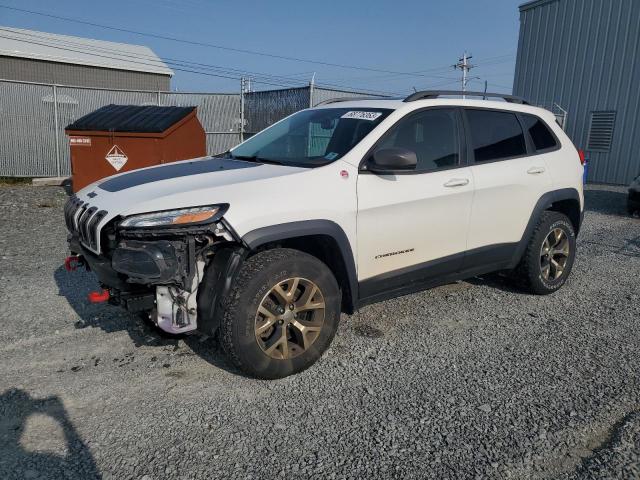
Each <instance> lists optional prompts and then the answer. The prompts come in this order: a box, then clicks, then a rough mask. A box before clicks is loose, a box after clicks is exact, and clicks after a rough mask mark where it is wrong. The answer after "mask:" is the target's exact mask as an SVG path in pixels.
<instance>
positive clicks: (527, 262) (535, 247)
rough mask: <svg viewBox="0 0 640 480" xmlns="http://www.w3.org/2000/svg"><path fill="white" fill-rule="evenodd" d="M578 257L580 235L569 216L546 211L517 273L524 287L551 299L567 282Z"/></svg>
mask: <svg viewBox="0 0 640 480" xmlns="http://www.w3.org/2000/svg"><path fill="white" fill-rule="evenodd" d="M575 255H576V234H575V231H574V229H573V225H572V224H571V221H570V220H569V218H567V216H566V215H564V214H562V213H559V212H553V211H546V212H544V213H543V214H542V217H541V218H540V221H539V222H538V225H537V226H536V228H535V230H534V232H533V235H532V236H531V239H530V240H529V244H528V245H527V249H526V250H525V252H524V255H523V256H522V260H521V261H520V264H519V265H518V267H517V268H516V270H515V276H516V279H517V280H518V281H519V282H520V283H521V284H522V286H523V287H524V288H525V289H526V290H528V291H530V292H531V293H535V294H537V295H548V294H550V293H553V292H555V291H556V290H558V289H559V288H560V287H562V285H564V283H565V282H566V281H567V278H568V277H569V274H570V273H571V268H572V267H573V262H574V259H575Z"/></svg>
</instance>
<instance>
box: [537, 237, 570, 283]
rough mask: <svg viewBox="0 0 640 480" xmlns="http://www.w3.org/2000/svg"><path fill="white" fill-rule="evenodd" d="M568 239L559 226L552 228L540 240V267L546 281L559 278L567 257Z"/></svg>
mask: <svg viewBox="0 0 640 480" xmlns="http://www.w3.org/2000/svg"><path fill="white" fill-rule="evenodd" d="M569 248H570V245H569V239H568V238H567V234H566V233H565V232H564V231H563V230H562V229H561V228H554V229H553V230H551V232H550V233H549V235H547V237H546V238H545V240H544V242H542V248H541V250H540V269H541V271H542V277H543V278H544V279H545V280H547V281H551V282H552V281H554V280H557V279H559V278H560V277H561V276H562V273H563V272H564V269H565V267H566V265H567V260H568V259H569Z"/></svg>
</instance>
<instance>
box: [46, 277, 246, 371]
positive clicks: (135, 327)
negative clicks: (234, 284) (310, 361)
mask: <svg viewBox="0 0 640 480" xmlns="http://www.w3.org/2000/svg"><path fill="white" fill-rule="evenodd" d="M53 278H54V280H55V282H56V284H57V285H58V294H59V295H60V296H62V297H64V298H65V299H66V300H67V302H68V303H69V305H70V306H71V308H73V310H74V311H75V312H76V314H77V315H78V317H80V318H79V320H77V321H76V322H75V323H74V327H75V328H77V329H83V328H88V327H93V328H100V329H102V330H103V331H105V332H107V333H113V332H119V331H126V332H127V334H128V335H129V337H130V338H131V340H132V341H133V343H134V345H135V347H136V348H139V347H158V348H161V349H165V350H166V349H167V348H170V349H172V350H173V351H175V352H177V351H178V350H179V349H180V342H181V341H182V342H183V343H184V344H185V345H187V346H188V347H189V348H190V349H191V350H192V351H193V353H194V354H196V355H198V356H199V357H200V358H202V359H203V360H205V361H206V362H208V363H210V364H212V365H214V366H216V367H218V368H221V369H223V370H226V371H228V372H230V373H233V374H235V375H243V374H242V373H241V372H240V371H239V370H237V369H236V368H235V367H234V366H233V365H231V364H230V363H229V362H228V361H227V360H226V358H225V356H224V355H223V353H222V352H221V351H220V347H219V344H218V341H217V339H215V338H207V337H203V336H201V335H186V334H182V335H171V334H169V333H166V332H164V331H163V330H160V329H159V328H157V327H156V326H155V325H153V323H151V321H150V320H149V319H145V318H143V316H142V315H134V314H131V313H129V312H127V311H125V310H124V309H121V308H119V307H116V306H113V305H109V304H104V303H102V304H91V303H89V301H88V300H87V296H88V295H89V292H91V291H93V290H97V289H99V285H98V283H97V282H96V280H95V277H94V276H93V274H91V273H90V272H87V271H84V270H81V269H80V270H77V271H75V272H68V271H66V270H65V268H64V267H62V266H61V267H58V268H57V269H56V270H55V271H54V273H53Z"/></svg>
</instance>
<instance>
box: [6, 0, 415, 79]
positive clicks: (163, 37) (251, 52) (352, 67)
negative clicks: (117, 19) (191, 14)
mask: <svg viewBox="0 0 640 480" xmlns="http://www.w3.org/2000/svg"><path fill="white" fill-rule="evenodd" d="M0 8H4V9H7V10H13V11H16V12H22V13H27V14H30V15H39V16H42V17H47V18H54V19H56V20H62V21H65V22H73V23H79V24H82V25H89V26H91V27H97V28H104V29H108V30H114V31H118V32H124V33H130V34H133V35H139V36H144V37H150V38H157V39H160V40H168V41H172V42H179V43H184V44H188V45H197V46H201V47H209V48H217V49H220V50H227V51H230V52H236V53H245V54H248V55H259V56H264V57H269V58H277V59H280V60H287V61H293V62H304V63H312V64H316V65H324V66H328V67H337V68H345V69H350V70H363V71H369V72H377V73H390V74H395V75H406V76H418V77H423V76H425V75H422V74H416V73H411V72H397V71H393V70H384V69H379V68H371V67H362V66H355V65H345V64H341V63H331V62H323V61H319V60H311V59H307V58H299V57H290V56H286V55H278V54H274V53H267V52H258V51H255V50H248V49H242V48H234V47H227V46H224V45H217V44H213V43H206V42H199V41H196V40H188V39H184V38H177V37H170V36H167V35H160V34H157V33H150V32H139V31H136V30H129V29H126V28H120V27H114V26H111V25H103V24H99V23H94V22H88V21H86V20H79V19H75V18H70V17H63V16H60V15H53V14H50V13H44V12H38V11H35V10H27V9H24V8H17V7H11V6H9V5H2V4H0Z"/></svg>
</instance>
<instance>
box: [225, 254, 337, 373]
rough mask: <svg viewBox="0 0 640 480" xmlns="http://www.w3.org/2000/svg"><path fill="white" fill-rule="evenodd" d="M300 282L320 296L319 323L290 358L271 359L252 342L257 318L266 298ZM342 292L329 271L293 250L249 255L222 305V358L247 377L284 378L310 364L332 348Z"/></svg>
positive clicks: (256, 342) (309, 256)
mask: <svg viewBox="0 0 640 480" xmlns="http://www.w3.org/2000/svg"><path fill="white" fill-rule="evenodd" d="M294 277H297V278H304V279H308V280H310V281H311V282H313V283H314V284H315V285H317V287H318V288H319V289H320V291H321V294H322V296H323V298H324V303H325V308H324V323H323V325H322V329H321V330H320V333H319V334H318V336H317V337H316V339H315V340H314V341H313V343H312V344H311V345H310V346H309V347H308V348H307V349H306V350H304V351H303V352H302V353H300V354H298V355H297V356H295V357H293V358H287V359H282V358H280V359H278V358H272V357H270V356H269V355H267V353H266V352H265V351H264V350H263V348H262V347H261V346H260V345H259V343H258V340H257V338H256V315H257V312H258V307H259V306H260V305H261V303H262V301H263V298H264V297H265V295H266V294H267V293H268V292H269V291H270V290H271V289H272V288H273V287H274V286H275V285H278V284H279V283H280V282H282V281H284V280H286V279H288V278H294ZM340 304H341V293H340V288H339V287H338V284H337V282H336V279H335V277H334V276H333V274H332V272H331V270H329V268H328V267H327V266H326V265H325V264H324V263H323V262H321V261H320V260H319V259H317V258H316V257H313V256H311V255H308V254H306V253H303V252H300V251H298V250H292V249H286V248H278V249H273V250H266V251H263V252H259V253H257V254H255V255H253V256H252V257H249V258H248V259H247V260H246V261H245V262H244V264H243V266H242V267H241V269H240V272H239V273H238V277H237V279H236V281H235V285H234V286H233V287H232V290H231V292H230V295H229V297H228V299H227V301H226V302H225V305H224V313H223V316H222V321H221V325H220V330H219V334H220V344H221V346H222V349H223V350H224V352H225V353H226V355H227V357H228V358H229V359H230V360H231V362H232V363H233V364H235V365H236V366H237V367H238V368H239V369H240V370H242V371H243V372H244V373H246V374H247V375H249V376H252V377H255V378H261V379H276V378H283V377H286V376H288V375H292V374H294V373H298V372H301V371H303V370H305V369H306V368H308V367H310V366H311V365H313V363H315V362H316V361H317V360H318V359H319V358H320V356H321V355H322V353H323V352H324V351H325V350H326V349H327V347H328V346H329V345H330V344H331V341H332V340H333V337H334V335H335V333H336V330H337V328H338V322H339V320H340Z"/></svg>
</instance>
